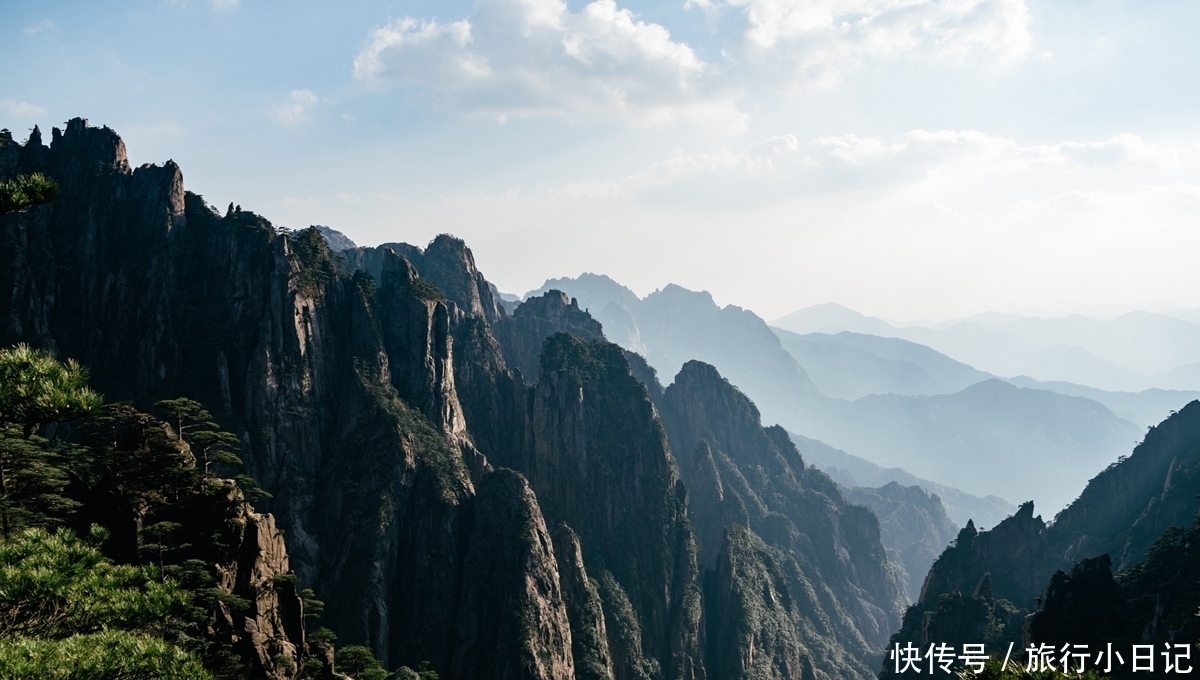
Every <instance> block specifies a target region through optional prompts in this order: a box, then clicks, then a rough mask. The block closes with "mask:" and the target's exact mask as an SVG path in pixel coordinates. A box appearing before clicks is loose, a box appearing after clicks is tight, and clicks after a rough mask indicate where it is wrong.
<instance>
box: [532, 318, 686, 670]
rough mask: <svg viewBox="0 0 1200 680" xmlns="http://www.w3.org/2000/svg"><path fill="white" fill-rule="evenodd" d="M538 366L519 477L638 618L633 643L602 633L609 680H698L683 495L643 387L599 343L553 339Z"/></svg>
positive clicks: (612, 349) (617, 355)
mask: <svg viewBox="0 0 1200 680" xmlns="http://www.w3.org/2000/svg"><path fill="white" fill-rule="evenodd" d="M518 311H519V310H518ZM541 362H542V363H541V371H540V372H541V379H540V380H539V381H538V384H537V385H536V386H534V388H533V390H532V395H531V397H530V400H531V406H530V411H529V438H530V446H529V448H528V449H527V450H526V452H525V455H524V458H523V460H522V461H521V464H520V467H519V469H520V470H522V471H523V472H524V473H525V474H526V475H527V476H528V477H529V481H530V484H531V485H532V486H533V488H534V490H535V491H536V492H537V494H538V499H539V500H540V502H541V503H542V508H543V511H544V512H545V513H546V516H547V517H548V518H550V519H551V520H552V521H564V522H566V523H567V524H568V525H570V526H571V527H572V528H573V529H574V530H575V531H576V532H578V535H579V540H580V543H581V544H582V546H583V554H584V558H585V560H586V561H587V562H589V563H593V564H601V565H604V568H605V571H606V572H607V575H608V576H609V577H610V578H609V580H610V581H611V583H610V585H609V587H608V591H609V594H610V600H612V601H614V602H616V601H620V600H627V601H628V603H629V606H630V607H631V608H632V611H633V612H634V615H635V617H636V623H637V628H638V629H639V635H638V636H636V638H635V637H633V636H622V635H620V634H619V633H620V632H621V631H620V630H619V628H620V627H619V626H618V627H611V626H610V627H609V629H608V632H609V648H610V650H611V653H612V656H613V662H614V671H615V674H616V677H617V678H618V679H621V678H632V677H638V676H639V672H638V671H637V668H638V667H639V666H640V665H641V663H640V660H641V659H645V660H647V661H648V662H651V663H653V664H656V665H657V666H658V667H659V668H660V669H661V670H660V672H661V674H662V677H664V678H682V679H685V680H686V679H691V678H699V677H704V676H703V667H702V662H701V661H700V650H699V646H698V645H699V621H700V584H699V573H698V570H697V565H696V555H695V545H694V541H693V538H692V534H691V531H690V527H689V525H688V521H687V518H686V514H685V502H686V495H685V491H684V487H683V484H682V483H681V482H680V480H679V477H678V474H677V472H676V470H675V465H674V461H673V460H672V458H671V454H670V451H669V449H668V448H667V440H666V436H665V433H664V432H663V429H662V425H661V423H660V422H659V420H658V418H657V416H656V414H655V409H654V406H653V404H652V403H651V402H650V399H649V397H648V396H647V394H646V390H645V388H644V387H643V386H642V384H641V383H640V382H638V380H637V379H636V378H634V377H633V376H632V374H631V373H630V369H629V365H628V363H627V362H626V360H625V357H624V355H623V353H622V351H621V348H620V347H617V346H616V345H613V344H611V343H607V342H604V341H595V342H591V343H587V342H584V341H582V340H579V339H578V338H575V337H573V336H570V335H565V334H558V335H554V336H552V337H550V338H549V339H548V340H547V341H546V343H545V345H544V349H543V351H542V359H541ZM602 590H603V589H602ZM618 591H619V592H618ZM618 609H623V607H618ZM630 645H637V647H638V648H632V647H631V646H630Z"/></svg>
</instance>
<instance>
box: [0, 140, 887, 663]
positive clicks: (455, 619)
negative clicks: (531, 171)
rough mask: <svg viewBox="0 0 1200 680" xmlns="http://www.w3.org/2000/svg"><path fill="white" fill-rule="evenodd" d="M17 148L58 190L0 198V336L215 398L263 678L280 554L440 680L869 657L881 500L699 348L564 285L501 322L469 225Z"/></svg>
mask: <svg viewBox="0 0 1200 680" xmlns="http://www.w3.org/2000/svg"><path fill="white" fill-rule="evenodd" d="M0 171H2V172H4V173H10V174H11V173H13V172H30V171H41V172H45V173H47V174H48V175H50V176H51V177H52V178H54V179H55V180H57V181H58V182H59V184H60V187H61V198H60V200H59V201H58V202H56V203H54V204H51V205H47V206H41V207H38V208H34V209H31V210H29V211H27V212H25V213H20V214H16V215H10V216H5V217H0V253H2V255H0V257H2V258H3V260H2V262H3V266H0V288H2V289H3V290H4V291H5V293H6V294H5V296H3V297H2V298H0V345H9V344H13V343H16V342H27V343H29V344H31V345H33V346H35V347H40V348H47V349H50V350H52V351H54V352H56V353H58V354H59V355H60V356H66V357H72V358H75V359H77V360H79V361H81V362H82V363H83V364H85V365H86V366H88V367H89V368H90V369H91V371H92V379H93V383H94V384H95V385H96V386H97V387H98V388H99V389H100V390H101V391H102V392H103V393H104V394H105V396H106V397H107V398H109V399H110V400H115V399H129V400H131V401H134V402H135V403H137V404H141V405H148V404H152V403H154V402H155V401H157V400H159V399H162V398H169V397H176V396H187V397H190V398H192V399H196V400H197V401H200V402H202V403H204V404H207V405H208V406H209V407H210V408H211V410H212V411H213V412H214V413H215V414H216V416H217V418H218V419H219V420H220V421H221V423H222V425H223V426H224V427H225V428H226V429H229V430H231V431H233V432H235V433H236V434H237V435H238V436H239V438H240V439H241V441H242V455H243V458H244V459H245V460H246V467H247V471H248V472H249V473H251V474H252V476H253V477H254V478H255V480H257V482H258V484H259V485H260V486H261V487H263V488H264V489H265V490H267V491H269V492H270V493H271V494H273V499H272V500H270V501H267V502H264V503H263V504H262V505H263V507H262V508H261V510H262V511H269V512H270V513H271V514H270V515H267V514H260V513H259V512H255V511H250V510H247V511H246V513H247V514H246V517H245V531H244V535H243V536H242V537H241V539H240V540H241V545H242V548H241V552H240V553H239V555H240V556H239V558H238V561H237V562H238V563H237V565H236V568H234V567H233V566H230V567H229V572H228V578H227V579H226V581H227V583H223V585H222V587H223V588H228V589H231V590H227V592H233V593H235V594H236V593H244V594H243V595H242V596H244V597H247V598H248V599H251V600H252V601H253V602H254V606H253V607H252V611H251V612H250V613H248V614H246V615H245V616H241V615H238V616H234V615H233V614H231V615H230V616H229V617H227V620H226V621H224V622H223V623H222V624H221V625H224V626H226V627H227V628H228V629H229V630H230V631H233V633H235V634H238V635H243V634H244V635H245V636H246V639H247V640H250V641H252V642H253V643H254V650H253V653H254V654H258V655H259V658H260V664H259V666H260V674H261V675H263V676H271V677H284V676H285V675H286V674H287V671H286V670H285V669H286V666H287V664H286V663H284V662H283V661H281V660H279V657H284V658H288V659H293V657H292V656H289V655H291V654H292V651H291V650H293V649H295V648H301V647H302V646H303V642H304V640H303V631H302V630H300V629H299V628H297V624H296V623H295V622H296V620H297V614H296V612H297V611H298V601H297V600H296V597H295V585H294V584H293V585H288V584H287V583H284V584H283V585H279V583H277V581H279V580H278V579H276V578H275V576H276V575H279V574H284V573H286V572H287V570H288V569H292V570H294V571H295V574H296V575H297V576H298V579H299V585H300V586H301V587H312V588H313V589H314V590H315V591H316V594H317V596H318V597H320V598H321V599H323V600H324V601H325V602H326V603H327V606H326V609H325V614H324V616H323V619H322V624H324V625H327V626H329V627H331V628H333V629H334V630H335V631H336V632H337V634H338V637H339V640H340V642H341V643H343V644H367V645H370V646H371V648H372V649H373V650H374V651H375V653H376V654H377V655H378V656H379V657H380V658H381V659H383V661H384V663H385V664H386V665H387V666H388V667H390V668H394V667H397V666H400V665H406V666H409V667H416V666H419V665H420V664H421V663H422V662H425V661H428V662H430V666H431V668H432V669H433V670H435V671H437V672H438V673H439V674H440V675H441V677H443V678H446V679H447V680H457V679H460V678H461V679H465V678H492V679H495V680H509V679H514V680H515V679H518V678H520V679H525V678H538V679H546V680H550V679H555V680H567V679H569V678H587V679H591V678H596V679H600V680H607V679H609V678H612V679H613V680H635V679H636V680H701V679H707V678H710V677H711V678H714V679H715V680H726V679H727V678H728V679H730V680H734V679H737V678H755V677H773V678H774V677H777V678H814V679H815V678H831V677H862V678H865V677H867V675H869V674H870V671H869V668H870V666H872V665H874V661H873V660H874V659H875V658H876V657H877V655H878V653H879V652H880V651H881V649H882V645H883V641H884V637H885V636H886V633H887V631H888V630H890V629H891V628H893V627H894V623H895V622H896V621H897V617H898V613H899V604H900V592H901V591H900V584H899V582H898V579H897V577H896V575H895V573H894V572H893V571H892V570H891V569H890V567H889V565H888V562H887V559H886V554H885V552H884V549H883V546H882V545H881V544H880V540H879V526H878V523H877V521H876V520H875V518H874V516H873V515H872V514H871V513H870V511H869V510H867V509H865V508H862V507H859V506H854V505H851V504H849V503H847V502H845V500H844V499H843V498H842V497H841V496H840V494H839V492H838V491H837V489H836V487H835V486H834V485H833V483H832V482H830V481H829V479H828V477H826V476H824V475H823V474H821V473H817V472H814V471H812V470H809V469H806V468H805V466H804V464H803V461H802V460H801V459H800V456H799V454H798V453H797V452H796V450H795V448H794V446H792V444H791V442H790V440H789V439H788V437H787V435H786V433H784V432H783V430H781V429H779V428H767V429H764V428H763V427H762V426H761V423H760V422H759V418H758V413H757V410H756V409H755V408H754V406H753V405H752V404H750V403H749V401H748V400H747V399H746V398H745V397H744V396H743V395H741V394H740V393H738V392H737V391H736V390H734V389H733V388H732V387H731V386H730V385H729V384H728V383H726V382H725V381H723V380H722V379H721V378H720V376H718V375H716V372H715V370H713V369H712V368H711V367H707V366H704V365H702V364H694V365H692V364H689V366H687V367H685V370H684V371H683V372H681V374H680V377H679V378H677V379H676V381H675V384H674V385H672V386H671V388H669V389H668V390H666V391H664V390H662V388H661V386H660V385H659V384H658V382H657V379H656V378H655V376H654V371H653V370H652V369H651V368H650V367H649V365H647V364H646V362H645V361H644V360H643V359H642V358H641V357H639V356H637V355H635V354H631V353H627V352H625V351H623V350H622V349H621V348H620V347H617V346H616V345H613V344H610V343H608V342H605V341H604V340H603V335H602V329H601V327H600V325H599V324H598V323H597V322H596V321H594V320H593V319H592V318H591V316H590V315H588V314H587V313H586V312H585V311H583V310H580V309H579V307H578V305H577V304H575V303H574V302H573V301H568V300H567V299H566V298H565V297H564V296H563V295H561V294H560V293H551V294H548V295H545V296H542V297H541V298H538V299H534V300H530V301H527V302H525V303H524V304H522V305H520V306H519V307H517V308H515V310H514V312H513V314H512V316H511V317H510V316H509V314H508V313H507V312H506V311H505V308H504V307H503V306H502V305H501V304H500V303H499V301H498V294H497V293H496V290H495V287H494V286H492V285H491V284H489V283H488V282H487V281H486V279H485V278H484V277H483V275H482V274H481V273H480V272H479V271H478V269H477V268H476V266H475V262H474V258H473V256H472V254H471V252H470V250H469V249H467V247H466V245H465V244H464V243H463V242H462V241H461V240H459V239H456V238H454V237H452V236H448V235H442V236H439V237H437V238H436V239H434V241H433V242H431V243H430V244H429V245H428V246H427V247H426V248H424V249H422V248H419V247H416V246H412V245H408V244H403V243H393V244H385V245H383V246H380V247H377V248H346V249H344V250H342V251H340V252H333V251H332V250H331V249H330V248H329V246H328V242H327V237H325V236H322V234H321V232H320V231H318V230H317V229H308V230H304V231H301V232H295V233H293V232H287V231H286V230H280V229H276V228H275V227H273V226H272V225H271V224H270V222H269V221H267V220H266V219H264V218H262V217H260V216H258V215H255V214H253V213H250V212H247V211H243V210H241V209H240V208H236V207H234V206H230V209H229V210H227V211H225V212H224V213H221V212H218V211H217V210H215V209H213V208H212V207H210V206H209V205H208V204H207V203H206V202H205V201H204V199H203V198H202V197H200V196H198V195H195V194H192V193H188V192H186V191H185V190H184V187H183V179H182V173H181V172H180V170H179V168H178V167H177V166H175V165H174V164H173V163H167V164H166V165H165V166H163V167H158V166H150V165H147V166H142V167H140V168H138V169H136V170H132V169H130V168H129V165H128V162H127V160H126V157H125V152H124V145H123V144H122V143H121V141H120V138H119V137H117V136H116V134H115V133H113V132H112V131H111V130H108V129H107V128H101V129H96V128H92V127H89V126H88V125H87V124H86V122H85V121H82V120H78V119H76V120H73V121H71V122H70V123H69V124H68V125H67V129H66V131H65V132H59V131H57V130H55V132H54V134H53V142H52V144H51V145H50V146H49V147H47V146H45V145H44V144H43V143H42V141H41V137H40V134H35V135H33V136H31V138H30V140H29V142H27V143H26V144H24V145H17V144H16V143H14V142H12V141H11V140H10V139H9V138H5V137H0ZM343 245H345V244H343ZM764 330H765V327H764ZM531 380H533V381H534V382H533V383H532V384H530V381H531ZM664 422H666V423H667V426H666V427H664ZM668 431H669V432H670V433H671V434H670V439H668V436H667V433H668ZM672 451H674V454H673V453H672ZM676 456H678V458H677V457H676ZM681 471H682V472H681ZM689 488H691V489H693V491H692V492H691V493H689V490H688V489H689ZM273 522H278V525H279V528H278V529H276V528H275V526H274V523H273ZM549 527H553V528H554V529H553V533H552V532H551V531H550V530H549V529H548V528H549ZM281 534H282V536H284V537H286V538H281ZM283 541H286V551H284V546H283ZM702 570H703V571H702ZM705 573H707V575H706V576H702V574H705ZM287 580H288V579H283V581H287ZM268 581H271V582H272V583H273V584H275V585H277V586H278V587H276V588H273V589H271V588H268V589H266V590H269V591H270V592H266V591H264V588H265V587H266V584H267V582H268ZM251 595H253V597H251ZM706 601H707V602H710V603H711V606H712V607H714V609H712V610H711V612H710V614H708V615H707V616H706V614H705V612H706V609H705V607H706V605H705V602H706ZM293 610H295V611H293ZM239 617H240V618H239ZM293 660H294V659H293ZM710 665H711V666H712V668H714V669H719V670H716V671H713V672H709V671H708V668H709V666H710Z"/></svg>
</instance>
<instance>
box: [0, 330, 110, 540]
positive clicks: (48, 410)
mask: <svg viewBox="0 0 1200 680" xmlns="http://www.w3.org/2000/svg"><path fill="white" fill-rule="evenodd" d="M100 403H101V402H100V397H99V395H97V394H96V393H95V392H93V391H92V390H91V388H89V387H88V386H87V372H86V371H85V370H83V368H82V367H80V366H79V365H78V364H76V363H75V362H74V361H68V362H67V363H65V364H63V363H60V362H58V361H56V360H55V359H54V357H52V356H50V354H49V353H47V352H40V351H37V350H33V349H30V348H29V347H28V346H26V345H17V346H16V347H13V348H11V349H6V350H2V351H0V530H2V532H3V535H4V538H5V539H7V538H9V537H10V536H11V535H12V532H13V530H14V529H16V528H19V527H22V526H49V525H52V524H54V523H55V520H56V519H58V518H62V517H63V516H65V515H67V514H69V513H70V511H71V510H72V509H73V508H74V506H77V505H78V503H75V502H74V501H72V500H70V499H68V498H66V497H64V496H63V495H62V490H63V489H64V488H65V487H66V485H67V481H68V475H67V472H66V470H65V461H64V459H63V456H62V453H61V451H60V450H59V448H58V447H55V446H51V445H50V443H49V442H47V441H46V440H44V439H41V438H40V437H35V436H34V433H35V432H36V431H37V430H38V429H39V428H40V427H41V426H42V425H45V424H47V423H52V422H62V421H66V420H73V419H75V418H79V417H81V416H84V415H86V414H88V413H90V412H92V411H94V410H95V409H96V408H97V407H98V406H99V405H100Z"/></svg>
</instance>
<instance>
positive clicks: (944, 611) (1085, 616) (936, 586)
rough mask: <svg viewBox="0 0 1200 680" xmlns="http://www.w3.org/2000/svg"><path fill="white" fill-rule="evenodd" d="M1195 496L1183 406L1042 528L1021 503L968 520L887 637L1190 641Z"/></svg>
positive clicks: (1199, 405) (1194, 435)
mask: <svg viewBox="0 0 1200 680" xmlns="http://www.w3.org/2000/svg"><path fill="white" fill-rule="evenodd" d="M1197 494H1200V402H1192V403H1190V404H1188V405H1187V406H1186V407H1184V408H1183V409H1182V410H1180V411H1179V412H1178V413H1175V414H1173V415H1171V416H1170V417H1169V418H1168V419H1167V420H1165V421H1163V422H1162V423H1160V424H1159V425H1157V426H1156V427H1153V428H1151V429H1150V430H1149V431H1148V432H1147V433H1146V436H1145V439H1144V440H1143V441H1142V442H1141V443H1140V444H1138V445H1137V447H1136V448H1134V450H1133V452H1132V453H1131V454H1130V455H1129V456H1122V457H1121V458H1120V459H1119V460H1117V461H1116V462H1114V463H1113V464H1111V465H1110V466H1108V468H1106V469H1105V470H1104V471H1102V472H1101V473H1100V474H1098V475H1096V476H1095V477H1093V478H1092V480H1091V481H1090V482H1089V483H1088V485H1087V487H1086V488H1085V489H1084V491H1083V493H1082V494H1080V496H1079V498H1078V499H1076V500H1075V501H1074V502H1073V503H1071V504H1070V505H1068V506H1067V507H1066V508H1065V509H1063V511H1062V512H1060V513H1059V514H1058V516H1057V517H1055V518H1054V521H1053V522H1052V523H1050V524H1049V525H1047V524H1046V523H1045V522H1044V521H1043V520H1042V518H1041V517H1037V516H1034V508H1033V503H1031V502H1030V503H1025V504H1024V505H1022V506H1021V507H1020V509H1019V510H1018V511H1017V512H1016V513H1015V514H1014V515H1012V516H1011V517H1009V518H1008V519H1006V520H1004V521H1003V522H1001V523H1000V524H998V525H996V526H995V527H994V528H993V529H991V530H989V531H977V530H976V528H975V526H974V525H973V524H971V523H968V525H967V526H966V527H965V528H963V529H962V530H961V531H960V532H959V534H958V537H957V538H956V539H955V541H954V543H953V544H952V545H951V546H950V547H949V548H947V549H946V550H945V551H944V552H943V553H942V554H941V556H940V557H938V559H937V560H936V561H935V562H934V564H933V566H932V568H931V569H930V570H929V573H928V575H927V576H926V578H925V583H924V586H923V587H922V590H921V595H920V598H919V599H918V601H917V602H916V604H914V605H913V606H912V607H910V608H909V609H908V611H907V612H906V614H905V616H904V623H903V625H902V627H901V628H900V630H899V632H898V633H896V634H895V635H894V636H893V637H892V641H893V642H894V643H895V642H899V643H900V644H902V645H903V644H905V643H907V642H910V641H911V642H912V643H914V644H917V645H921V644H924V645H928V644H929V643H931V642H948V643H951V644H953V643H955V642H989V643H994V644H998V645H1007V643H1010V642H1011V643H1014V644H1015V645H1018V646H1022V645H1027V644H1029V643H1031V642H1032V643H1035V644H1041V643H1043V642H1046V643H1055V642H1059V643H1061V642H1064V641H1067V640H1068V638H1070V641H1071V642H1072V643H1076V642H1078V643H1083V644H1087V643H1091V644H1101V643H1105V642H1116V643H1127V644H1133V643H1138V644H1143V643H1160V642H1168V641H1169V642H1172V643H1174V642H1177V641H1180V640H1184V639H1185V638H1186V637H1187V636H1188V635H1192V638H1189V639H1190V640H1192V641H1194V632H1195V630H1196V626H1195V622H1194V621H1193V620H1192V619H1193V618H1194V617H1193V616H1192V614H1194V613H1195V608H1194V606H1193V602H1195V601H1196V599H1197V595H1196V592H1195V591H1196V589H1195V588H1194V583H1195V578H1194V572H1195V569H1194V568H1193V567H1192V562H1191V559H1192V558H1193V557H1194V555H1193V553H1194V552H1195V548H1194V545H1195V544H1194V537H1195V532H1196V528H1195V526H1194V522H1195V517H1196V509H1197V508H1196V497H1197ZM1114 571H1115V573H1114ZM964 593H971V595H969V596H967V595H964ZM1031 612H1032V613H1031ZM972 636H974V638H972ZM1022 648H1023V646H1022ZM884 671H885V673H887V672H889V667H887V666H886V665H885V668H884Z"/></svg>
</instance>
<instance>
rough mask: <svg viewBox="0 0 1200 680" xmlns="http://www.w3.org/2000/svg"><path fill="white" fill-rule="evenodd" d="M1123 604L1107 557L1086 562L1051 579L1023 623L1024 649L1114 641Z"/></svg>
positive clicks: (1121, 616) (1120, 620)
mask: <svg viewBox="0 0 1200 680" xmlns="http://www.w3.org/2000/svg"><path fill="white" fill-rule="evenodd" d="M1124 604H1125V603H1124V601H1123V599H1122V598H1121V590H1120V587H1119V586H1118V585H1117V582H1116V581H1114V580H1113V576H1112V562H1111V561H1110V560H1109V558H1108V555H1101V556H1099V557H1093V558H1089V559H1086V560H1084V561H1082V562H1080V563H1079V564H1076V565H1075V566H1074V567H1072V568H1071V573H1070V574H1067V573H1066V572H1063V571H1061V570H1060V571H1057V572H1055V573H1054V575H1053V576H1051V577H1050V584H1049V585H1048V586H1047V587H1046V592H1045V593H1044V594H1043V595H1042V597H1041V598H1039V602H1038V607H1037V611H1036V612H1034V613H1033V614H1032V615H1031V616H1029V617H1028V618H1026V619H1025V625H1024V632H1023V639H1024V642H1023V646H1028V645H1029V644H1032V643H1034V642H1036V643H1037V644H1041V643H1043V642H1045V643H1049V644H1052V645H1054V647H1055V649H1059V648H1061V647H1062V645H1064V644H1075V643H1076V642H1077V641H1080V640H1088V641H1092V640H1095V641H1099V640H1113V639H1115V638H1116V637H1117V635H1119V634H1120V632H1121V629H1122V628H1124V624H1125V611H1124V609H1125V607H1124V606H1123V605H1124Z"/></svg>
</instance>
